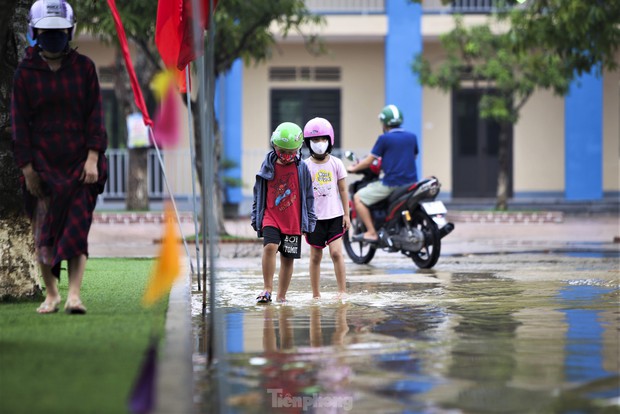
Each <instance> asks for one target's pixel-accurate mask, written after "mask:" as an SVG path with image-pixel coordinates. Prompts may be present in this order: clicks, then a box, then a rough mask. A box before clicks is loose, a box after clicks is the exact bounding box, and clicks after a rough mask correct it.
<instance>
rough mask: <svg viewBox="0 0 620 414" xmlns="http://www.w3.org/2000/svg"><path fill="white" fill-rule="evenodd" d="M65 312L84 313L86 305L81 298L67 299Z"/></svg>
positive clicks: (70, 313)
mask: <svg viewBox="0 0 620 414" xmlns="http://www.w3.org/2000/svg"><path fill="white" fill-rule="evenodd" d="M65 313H68V314H69V315H84V314H85V313H86V307H85V306H84V304H83V303H82V301H81V300H79V299H72V300H67V303H65Z"/></svg>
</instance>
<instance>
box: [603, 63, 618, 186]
mask: <svg viewBox="0 0 620 414" xmlns="http://www.w3.org/2000/svg"><path fill="white" fill-rule="evenodd" d="M616 62H620V52H618V53H617V57H616ZM603 191H612V192H613V191H615V192H617V191H620V70H616V71H615V72H607V73H605V76H604V78H603Z"/></svg>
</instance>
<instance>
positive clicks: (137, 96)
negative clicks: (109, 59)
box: [108, 0, 153, 125]
mask: <svg viewBox="0 0 620 414" xmlns="http://www.w3.org/2000/svg"><path fill="white" fill-rule="evenodd" d="M108 6H109V7H110V11H111V12H112V17H114V25H115V26H116V33H117V34H118V41H119V43H120V45H121V50H122V52H123V57H124V58H125V66H126V67H127V72H129V80H130V81H131V89H132V90H133V96H134V101H135V102H136V106H137V107H138V109H139V110H140V112H142V119H143V120H144V125H153V121H152V120H151V118H150V117H149V111H148V110H147V109H146V104H145V103H144V97H143V96H142V90H141V89H140V84H139V83H138V78H137V76H136V71H135V70H134V69H133V63H131V56H130V55H129V46H128V45H127V36H126V35H125V28H124V27H123V23H122V22H121V16H119V14H118V10H117V9H116V1H115V0H108Z"/></svg>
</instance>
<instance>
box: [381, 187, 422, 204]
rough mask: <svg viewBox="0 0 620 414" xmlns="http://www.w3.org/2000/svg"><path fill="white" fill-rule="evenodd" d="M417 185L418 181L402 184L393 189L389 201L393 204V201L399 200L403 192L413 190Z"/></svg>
mask: <svg viewBox="0 0 620 414" xmlns="http://www.w3.org/2000/svg"><path fill="white" fill-rule="evenodd" d="M417 186H418V183H410V184H405V185H401V186H400V187H398V188H397V189H396V190H394V191H392V194H390V196H389V197H388V203H389V204H391V203H392V202H393V201H396V200H398V199H399V198H400V197H401V196H402V195H403V194H407V193H409V192H411V191H413V190H414V189H415V188H416V187H417Z"/></svg>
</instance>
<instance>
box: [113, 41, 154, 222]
mask: <svg viewBox="0 0 620 414" xmlns="http://www.w3.org/2000/svg"><path fill="white" fill-rule="evenodd" d="M114 93H115V95H116V101H117V102H118V105H119V107H120V112H121V114H122V115H123V116H122V117H121V119H122V120H123V121H124V120H125V119H127V116H128V115H129V114H131V113H133V112H136V111H137V109H136V105H135V103H134V101H133V92H132V90H131V86H130V83H129V75H128V73H127V70H126V68H125V65H124V63H123V59H122V55H121V52H120V50H117V52H116V77H115V79H114ZM127 156H128V157H129V162H128V171H127V172H126V174H127V190H126V192H125V208H126V209H127V210H139V211H144V210H148V209H149V194H148V181H147V149H146V148H128V151H127Z"/></svg>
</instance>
